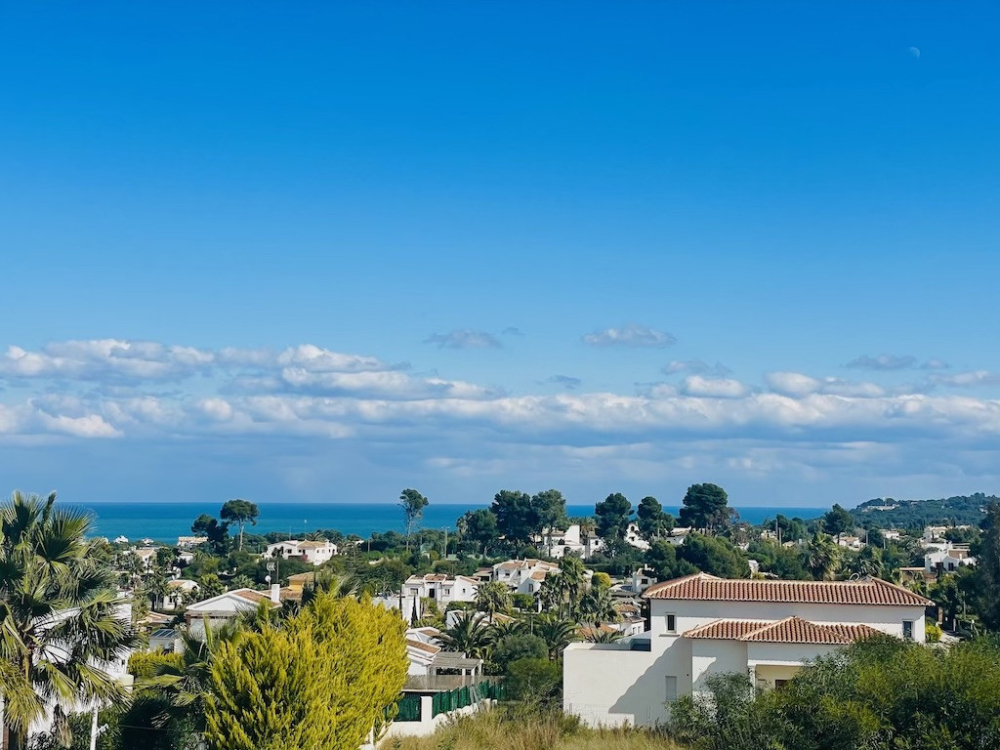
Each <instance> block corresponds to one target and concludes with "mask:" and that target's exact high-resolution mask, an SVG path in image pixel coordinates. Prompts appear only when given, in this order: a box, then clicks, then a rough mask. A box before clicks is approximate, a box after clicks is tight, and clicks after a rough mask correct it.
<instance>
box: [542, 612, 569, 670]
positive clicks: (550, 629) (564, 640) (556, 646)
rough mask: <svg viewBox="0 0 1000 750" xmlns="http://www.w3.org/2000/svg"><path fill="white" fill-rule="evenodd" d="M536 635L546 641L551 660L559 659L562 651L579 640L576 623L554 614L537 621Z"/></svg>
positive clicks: (544, 615) (545, 615) (548, 614)
mask: <svg viewBox="0 0 1000 750" xmlns="http://www.w3.org/2000/svg"><path fill="white" fill-rule="evenodd" d="M533 631H534V634H535V635H537V636H538V637H540V638H541V639H542V640H543V641H545V645H546V646H548V649H549V658H550V659H553V660H555V659H558V658H559V655H560V654H561V653H562V650H563V649H564V648H566V647H567V646H568V645H569V644H570V643H572V642H573V641H575V640H576V638H577V627H576V623H574V622H572V621H571V620H566V619H563V618H562V617H559V616H558V615H556V614H554V613H551V612H550V613H545V614H542V615H539V616H538V617H537V618H536V619H535V624H534V627H533Z"/></svg>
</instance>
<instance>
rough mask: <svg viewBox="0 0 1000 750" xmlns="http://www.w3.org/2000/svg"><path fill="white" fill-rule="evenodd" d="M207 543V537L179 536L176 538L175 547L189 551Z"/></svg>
mask: <svg viewBox="0 0 1000 750" xmlns="http://www.w3.org/2000/svg"><path fill="white" fill-rule="evenodd" d="M206 542H208V537H207V536H179V537H177V546H178V547H179V548H180V549H189V548H191V547H200V546H201V545H203V544H205V543H206Z"/></svg>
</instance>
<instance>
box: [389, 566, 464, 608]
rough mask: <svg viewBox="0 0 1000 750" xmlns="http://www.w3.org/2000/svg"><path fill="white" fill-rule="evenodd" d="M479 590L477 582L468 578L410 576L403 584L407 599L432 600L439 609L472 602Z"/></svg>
mask: <svg viewBox="0 0 1000 750" xmlns="http://www.w3.org/2000/svg"><path fill="white" fill-rule="evenodd" d="M478 590H479V581H477V580H476V579H475V578H470V577H469V576H454V577H451V576H447V575H443V574H441V573H428V574H427V575H423V576H410V577H409V578H407V579H406V582H405V583H404V584H403V591H404V593H405V594H406V595H407V596H409V597H415V598H417V599H433V600H434V602H435V603H436V604H437V605H438V607H440V608H442V609H443V608H444V607H447V606H448V605H449V604H451V603H452V602H474V601H475V600H476V592H477V591H478Z"/></svg>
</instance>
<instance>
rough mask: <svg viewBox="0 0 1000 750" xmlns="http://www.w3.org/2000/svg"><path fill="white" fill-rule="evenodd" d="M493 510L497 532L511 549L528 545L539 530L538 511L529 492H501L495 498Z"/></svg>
mask: <svg viewBox="0 0 1000 750" xmlns="http://www.w3.org/2000/svg"><path fill="white" fill-rule="evenodd" d="M491 510H492V511H493V513H494V515H495V516H496V519H497V530H498V531H499V532H500V534H501V535H502V536H503V538H504V540H505V541H506V542H507V545H508V546H510V547H517V546H518V545H520V544H527V543H528V542H530V541H531V537H532V535H533V534H534V533H535V531H536V530H537V529H538V526H539V521H538V509H537V508H536V507H535V505H534V503H532V501H531V495H529V494H528V493H527V492H518V491H516V490H500V492H498V493H497V494H496V495H495V496H494V497H493V505H492V506H491Z"/></svg>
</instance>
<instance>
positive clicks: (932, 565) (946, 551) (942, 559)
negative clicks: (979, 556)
mask: <svg viewBox="0 0 1000 750" xmlns="http://www.w3.org/2000/svg"><path fill="white" fill-rule="evenodd" d="M975 564H976V558H975V557H973V556H972V553H971V552H970V551H969V545H968V544H950V543H948V542H941V543H939V544H935V545H934V546H933V547H928V548H927V553H926V554H925V555H924V571H925V572H927V573H936V574H940V573H954V572H955V571H956V570H958V569H959V568H963V567H965V566H967V565H975Z"/></svg>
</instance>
